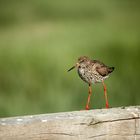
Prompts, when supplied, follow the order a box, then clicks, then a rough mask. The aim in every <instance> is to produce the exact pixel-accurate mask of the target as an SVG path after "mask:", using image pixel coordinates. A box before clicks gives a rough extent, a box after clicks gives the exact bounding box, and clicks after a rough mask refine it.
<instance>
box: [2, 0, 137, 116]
mask: <svg viewBox="0 0 140 140" xmlns="http://www.w3.org/2000/svg"><path fill="white" fill-rule="evenodd" d="M82 55H86V56H89V57H90V58H92V59H99V60H101V61H103V62H104V63H105V64H107V65H109V66H114V67H115V71H114V72H113V73H112V75H111V76H110V78H109V79H107V80H106V81H105V83H106V85H107V89H108V98H109V103H110V106H111V107H117V106H128V105H139V104H140V92H139V79H140V63H139V61H140V2H139V1H138V0H133V1H132V0H125V1H122V0H113V1H112V0H104V1H98V0H94V1H93V0H88V1H86V0H76V1H74V0H71V1H70V0H59V1H58V0H51V1H50V0H40V1H38V0H23V1H21V0H19V1H16V0H0V117H6V116H16V115H27V114H40V113H48V112H61V111H74V110H81V109H84V108H85V103H86V100H87V96H88V85H87V84H86V83H84V82H83V81H82V80H81V79H80V78H79V77H78V75H77V72H76V70H73V71H71V72H69V73H67V70H68V69H69V68H70V67H71V66H73V65H74V64H75V63H76V61H77V58H78V57H79V56H82ZM104 107H105V101H104V95H103V87H102V84H96V85H93V95H92V98H91V108H94V109H96V108H104Z"/></svg>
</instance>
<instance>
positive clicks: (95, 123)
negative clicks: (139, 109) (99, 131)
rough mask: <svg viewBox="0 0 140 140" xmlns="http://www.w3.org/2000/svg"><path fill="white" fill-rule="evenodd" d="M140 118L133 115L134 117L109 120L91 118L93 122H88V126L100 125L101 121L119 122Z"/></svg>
mask: <svg viewBox="0 0 140 140" xmlns="http://www.w3.org/2000/svg"><path fill="white" fill-rule="evenodd" d="M136 119H140V117H133V118H125V119H117V120H107V121H99V120H98V121H97V120H95V119H94V118H93V119H92V120H91V122H90V123H89V124H88V126H91V125H98V124H100V123H108V122H118V121H125V120H136Z"/></svg>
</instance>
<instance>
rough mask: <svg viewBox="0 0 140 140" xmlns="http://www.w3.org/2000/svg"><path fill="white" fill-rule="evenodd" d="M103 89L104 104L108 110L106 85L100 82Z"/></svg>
mask: <svg viewBox="0 0 140 140" xmlns="http://www.w3.org/2000/svg"><path fill="white" fill-rule="evenodd" d="M102 84H103V87H104V96H105V102H106V108H109V103H108V99H107V92H106V85H105V83H104V81H102Z"/></svg>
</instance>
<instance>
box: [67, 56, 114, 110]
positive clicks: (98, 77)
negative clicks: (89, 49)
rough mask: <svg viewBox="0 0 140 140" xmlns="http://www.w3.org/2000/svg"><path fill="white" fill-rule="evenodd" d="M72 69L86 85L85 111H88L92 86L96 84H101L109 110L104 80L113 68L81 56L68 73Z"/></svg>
mask: <svg viewBox="0 0 140 140" xmlns="http://www.w3.org/2000/svg"><path fill="white" fill-rule="evenodd" d="M74 68H76V69H77V72H78V75H79V77H80V78H81V79H82V80H83V81H84V82H86V83H87V84H88V99H87V103H86V107H85V109H86V110H89V109H90V107H89V104H90V97H91V94H92V84H96V83H102V85H103V89H104V97H105V103H106V108H109V103H108V98H107V88H106V85H105V83H104V80H105V79H107V78H108V77H109V76H110V74H111V73H112V72H113V71H114V67H110V66H107V65H105V64H104V63H102V62H101V61H99V60H91V59H90V58H89V57H87V56H81V57H79V58H78V61H77V63H76V64H75V65H74V66H73V67H71V68H70V69H69V70H68V72H69V71H71V70H73V69H74Z"/></svg>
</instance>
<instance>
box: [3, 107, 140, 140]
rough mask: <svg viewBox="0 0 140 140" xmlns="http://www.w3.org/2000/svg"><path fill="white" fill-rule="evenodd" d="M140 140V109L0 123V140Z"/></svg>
mask: <svg viewBox="0 0 140 140" xmlns="http://www.w3.org/2000/svg"><path fill="white" fill-rule="evenodd" d="M25 139H26V140H30V139H32V140H85V139H87V140H92V139H94V140H112V139H113V140H140V106H136V107H126V108H111V109H97V110H89V111H74V112H64V113H53V114H41V115H33V116H21V117H11V118H1V119H0V140H25Z"/></svg>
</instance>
